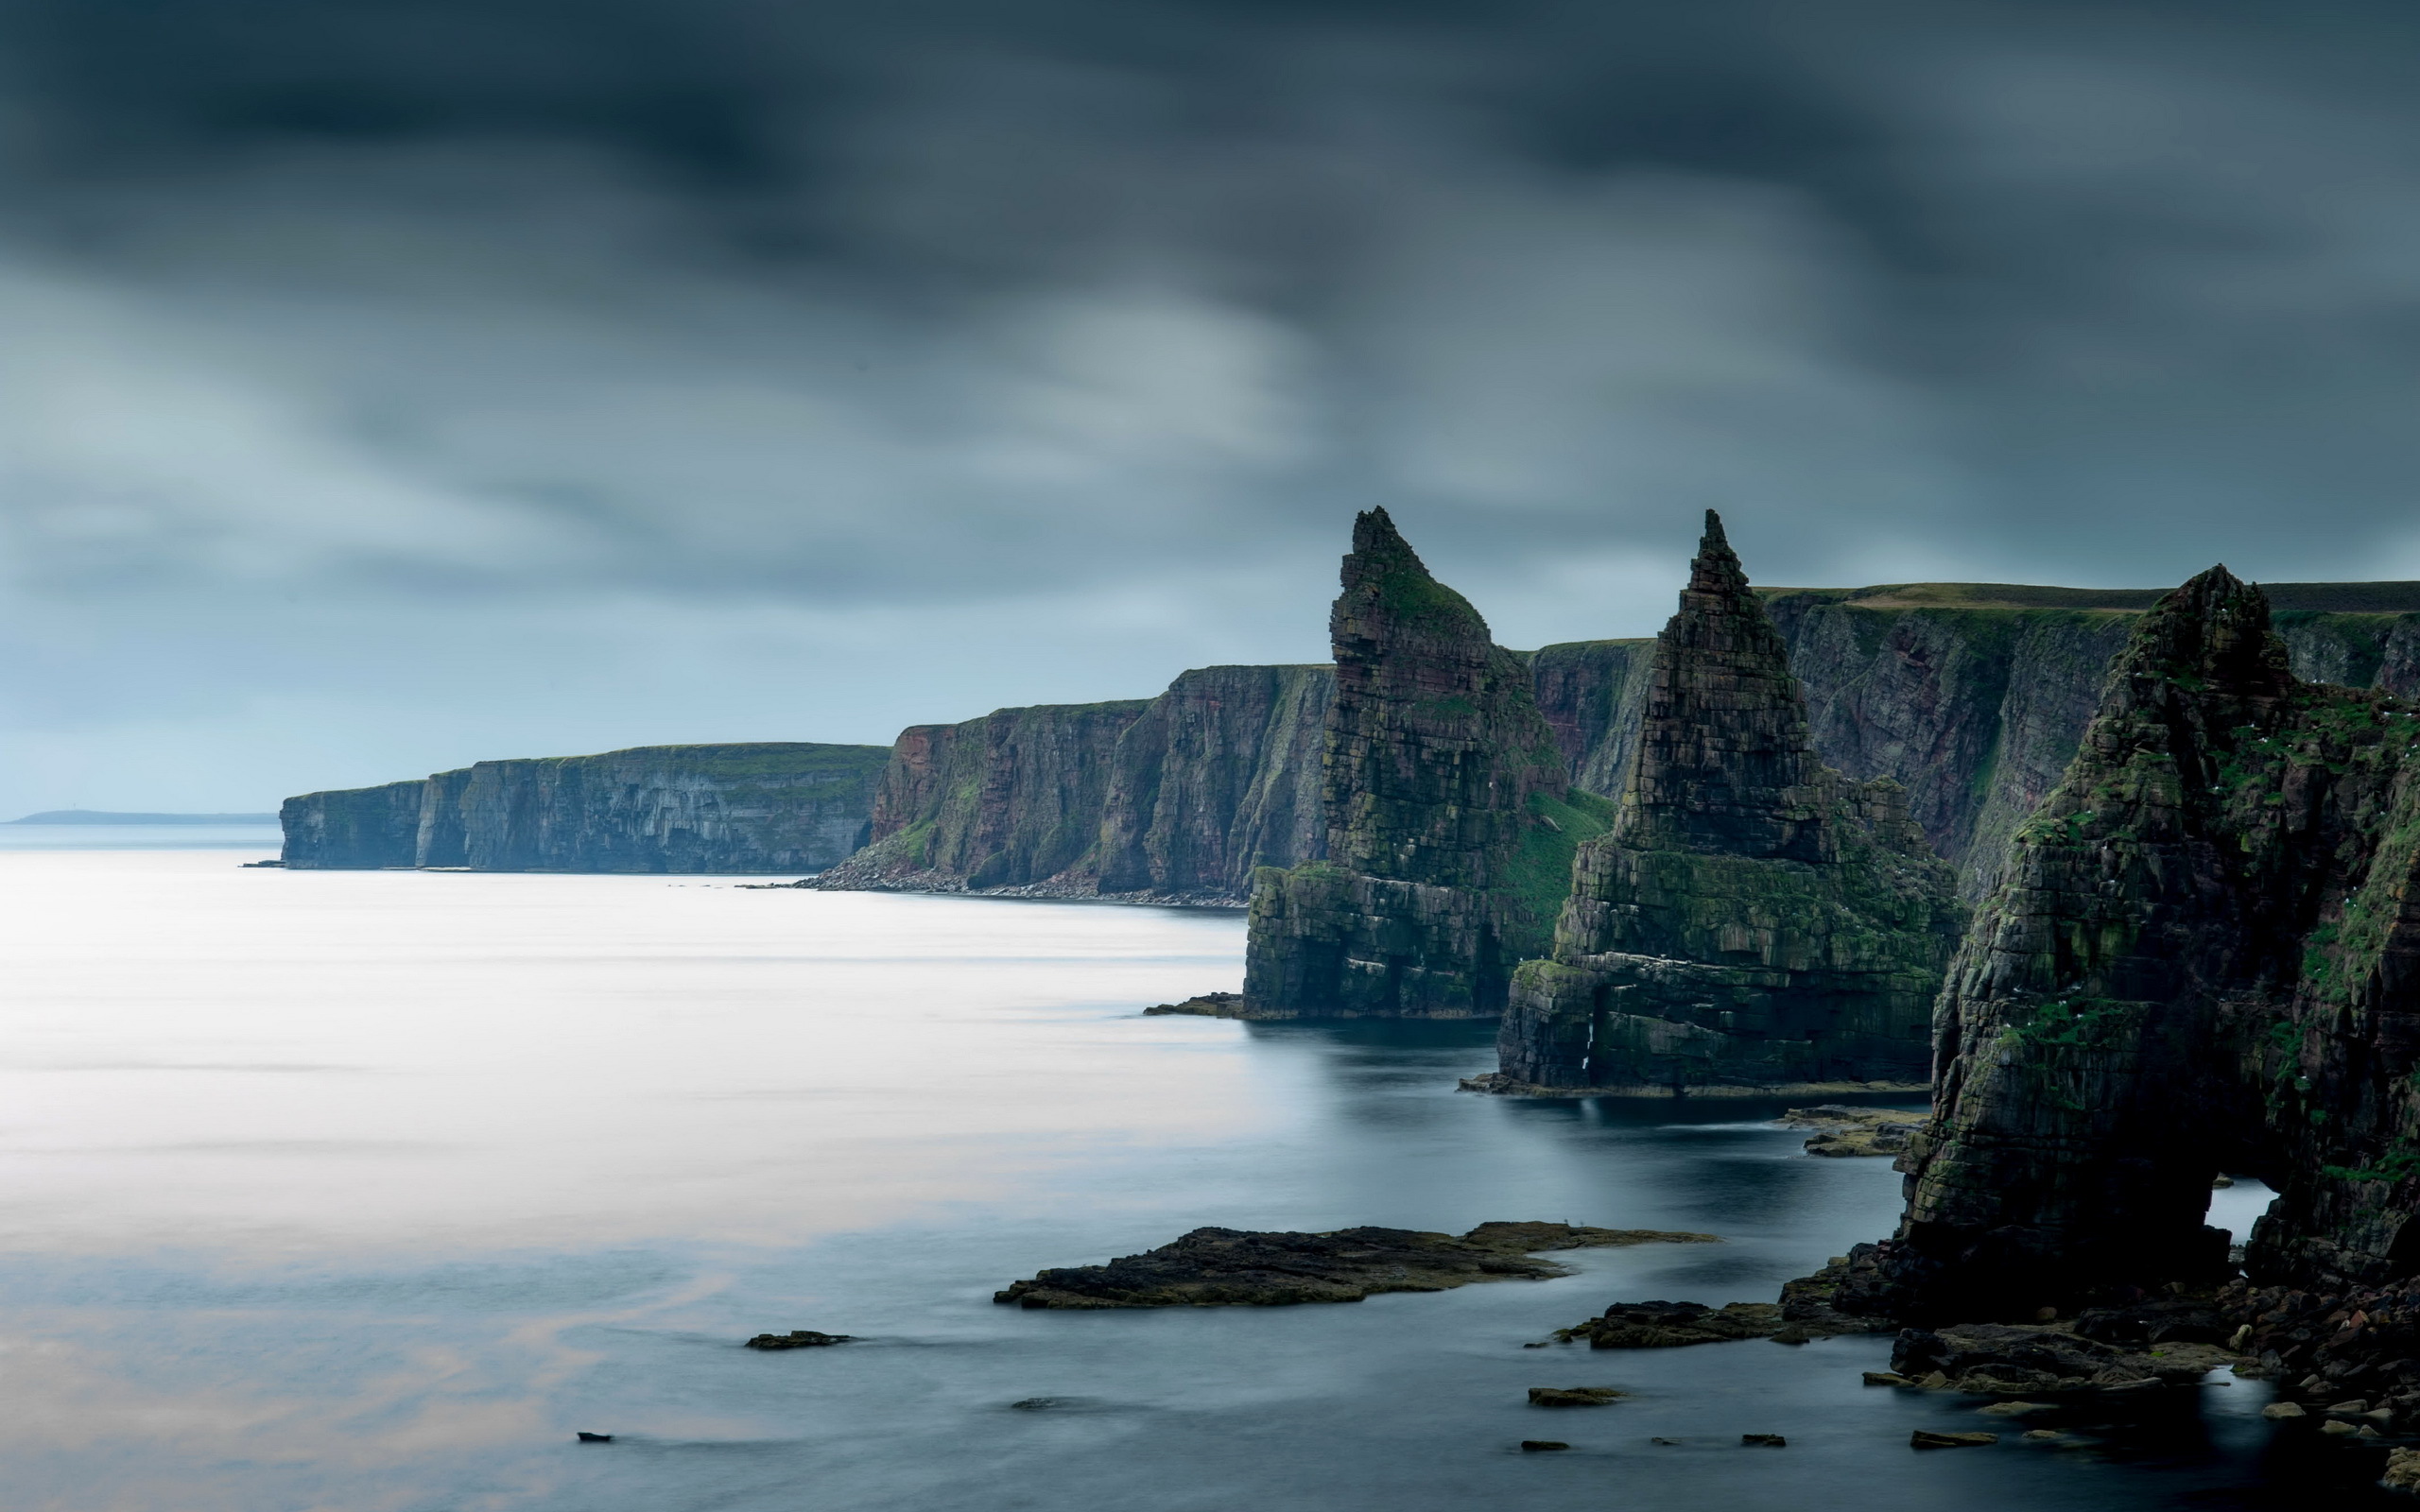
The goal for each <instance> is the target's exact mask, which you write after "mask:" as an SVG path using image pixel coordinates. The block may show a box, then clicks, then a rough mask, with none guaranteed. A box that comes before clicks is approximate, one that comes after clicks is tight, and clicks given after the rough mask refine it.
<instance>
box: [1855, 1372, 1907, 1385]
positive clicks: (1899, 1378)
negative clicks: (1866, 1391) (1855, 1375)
mask: <svg viewBox="0 0 2420 1512" xmlns="http://www.w3.org/2000/svg"><path fill="white" fill-rule="evenodd" d="M1865 1383H1866V1384H1867V1385H1869V1386H1912V1385H1914V1384H1915V1382H1913V1381H1911V1380H1910V1379H1909V1378H1908V1377H1906V1376H1903V1375H1901V1374H1899V1373H1898V1372H1897V1371H1895V1370H1868V1371H1867V1372H1865Z"/></svg>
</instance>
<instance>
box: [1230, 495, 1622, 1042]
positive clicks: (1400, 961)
mask: <svg viewBox="0 0 2420 1512" xmlns="http://www.w3.org/2000/svg"><path fill="white" fill-rule="evenodd" d="M1341 579H1342V592H1341V593H1340V594H1339V595H1338V597H1337V600H1336V605H1335V609H1334V610H1333V612H1332V613H1331V614H1330V616H1329V622H1328V627H1329V634H1330V639H1331V640H1332V641H1333V643H1334V645H1335V650H1336V696H1335V700H1334V702H1333V703H1332V704H1331V705H1330V706H1329V709H1328V715H1327V728H1326V742H1325V750H1324V755H1323V760H1322V773H1323V782H1322V812H1323V813H1324V815H1325V816H1326V820H1327V856H1326V859H1325V860H1323V861H1318V862H1313V863H1310V864H1307V865H1305V866H1301V867H1297V868H1292V869H1290V870H1280V869H1277V868H1266V869H1263V870H1262V871H1260V872H1259V873H1258V874H1257V875H1256V876H1255V877H1254V879H1253V898H1252V914H1251V921H1250V927H1249V933H1248V936H1247V942H1246V945H1245V956H1244V996H1245V997H1246V998H1247V999H1248V1000H1250V1002H1251V1003H1252V1004H1253V1006H1254V1007H1255V1008H1257V1009H1259V1010H1261V1011H1262V1012H1264V1013H1271V1014H1292V1015H1314V1016H1322V1017H1328V1016H1334V1017H1360V1016H1382V1017H1400V1018H1468V1017H1474V1016H1487V1015H1492V1014H1495V1013H1497V1012H1500V1011H1501V1009H1502V1006H1503V1003H1504V994H1505V989H1506V984H1507V983H1508V982H1509V980H1510V978H1511V975H1512V971H1513V966H1514V964H1515V963H1516V962H1518V961H1519V960H1521V959H1522V958H1523V957H1525V956H1528V955H1531V954H1538V953H1540V952H1541V951H1543V950H1544V948H1545V946H1546V944H1547V939H1548V937H1549V932H1550V930H1551V927H1552V921H1553V919H1554V915H1555V911H1556V909H1557V908H1558V907H1559V906H1560V904H1561V903H1562V901H1563V896H1564V891H1565V889H1566V887H1567V886H1568V885H1569V884H1568V879H1569V874H1570V873H1569V868H1570V859H1571V855H1572V852H1573V849H1574V848H1575V847H1576V846H1577V845H1578V844H1579V843H1580V842H1581V841H1582V840H1584V839H1586V838H1588V837H1589V836H1591V835H1593V834H1596V833H1599V832H1601V831H1602V829H1603V828H1604V826H1605V824H1606V822H1607V821H1608V819H1609V818H1610V817H1611V812H1610V805H1608V804H1607V803H1606V802H1605V801H1604V800H1603V799H1599V798H1597V797H1595V796H1594V795H1591V794H1587V793H1583V792H1581V791H1579V790H1577V789H1574V788H1573V787H1572V786H1571V782H1570V778H1569V776H1568V774H1567V773H1566V772H1565V770H1564V762H1563V756H1562V752H1561V749H1560V747H1558V746H1557V744H1556V741H1555V736H1554V731H1553V730H1552V729H1551V728H1550V727H1549V726H1548V725H1547V721H1546V719H1545V717H1544V716H1543V715H1542V714H1540V713H1539V712H1538V707H1537V703H1536V700H1535V699H1534V698H1533V697H1532V696H1531V695H1530V677H1529V669H1528V668H1527V667H1526V666H1525V665H1524V664H1523V663H1522V662H1521V660H1520V659H1519V658H1517V657H1515V656H1513V654H1512V653H1511V652H1509V651H1506V650H1504V649H1503V648H1502V647H1500V646H1498V645H1496V644H1495V642H1494V641H1493V640H1492V639H1491V638H1490V637H1489V635H1488V629H1487V623H1486V621H1484V620H1482V619H1480V618H1479V616H1478V610H1474V609H1472V608H1471V606H1470V604H1469V602H1468V601H1467V600H1465V599H1464V598H1463V597H1462V596H1461V594H1460V593H1455V592H1454V591H1453V590H1452V589H1450V588H1447V587H1445V586H1444V585H1443V584H1442V583H1440V582H1438V581H1437V580H1436V578H1434V577H1433V576H1430V575H1429V573H1428V569H1427V568H1426V566H1425V565H1423V564H1422V562H1421V560H1420V558H1419V557H1418V556H1417V555H1416V554H1415V553H1414V552H1413V551H1412V549H1411V547H1410V545H1409V543H1407V542H1406V541H1404V539H1403V537H1402V535H1401V534H1399V533H1398V532H1397V531H1396V529H1395V527H1394V524H1393V522H1392V521H1391V520H1390V519H1388V517H1387V513H1386V511H1385V510H1383V509H1373V510H1370V511H1368V512H1366V513H1364V514H1362V515H1361V516H1360V517H1359V518H1358V519H1357V520H1356V521H1355V523H1354V530H1353V551H1352V553H1351V554H1350V555H1348V556H1347V557H1346V558H1344V565H1343V570H1342V575H1341Z"/></svg>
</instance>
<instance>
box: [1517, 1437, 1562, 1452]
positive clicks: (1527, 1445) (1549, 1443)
mask: <svg viewBox="0 0 2420 1512" xmlns="http://www.w3.org/2000/svg"><path fill="white" fill-rule="evenodd" d="M1570 1447H1571V1446H1570V1445H1569V1444H1564V1443H1559V1442H1557V1441H1556V1440H1554V1439H1551V1438H1525V1439H1523V1440H1521V1452H1522V1453H1524V1454H1542V1453H1547V1452H1551V1451H1554V1450H1558V1449H1569V1448H1570Z"/></svg>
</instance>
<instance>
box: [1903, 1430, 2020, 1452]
mask: <svg viewBox="0 0 2420 1512" xmlns="http://www.w3.org/2000/svg"><path fill="white" fill-rule="evenodd" d="M1999 1441H2000V1435H1997V1434H1936V1433H1932V1432H1930V1431H1929V1430H1927V1429H1923V1428H1919V1429H1917V1430H1916V1431H1915V1432H1914V1433H1912V1434H1910V1435H1908V1447H1909V1448H1910V1449H1977V1448H1980V1447H1981V1446H1983V1445H1985V1444H1997V1443H1998V1442H1999Z"/></svg>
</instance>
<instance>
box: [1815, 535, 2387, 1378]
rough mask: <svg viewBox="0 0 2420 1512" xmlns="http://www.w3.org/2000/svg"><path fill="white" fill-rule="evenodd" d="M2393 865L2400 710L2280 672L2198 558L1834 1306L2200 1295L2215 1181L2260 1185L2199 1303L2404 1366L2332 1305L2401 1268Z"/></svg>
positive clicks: (2216, 1242) (2003, 929)
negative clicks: (1902, 1179) (2236, 1268)
mask: <svg viewBox="0 0 2420 1512" xmlns="http://www.w3.org/2000/svg"><path fill="white" fill-rule="evenodd" d="M2415 873H2420V707H2415V706H2414V705H2412V704H2410V703H2407V702H2405V701H2404V700H2402V699H2400V698H2398V697H2396V696H2392V695H2388V694H2385V693H2381V692H2377V691H2375V690H2354V689H2350V688H2342V687H2331V686H2326V685H2323V684H2316V683H2308V682H2305V681H2303V680H2301V679H2298V678H2296V677H2295V676H2294V675H2293V674H2292V672H2291V671H2290V668H2289V657H2288V652H2287V648H2286V646H2285V645H2284V644H2283V643H2282V642H2281V640H2280V639H2279V638H2278V636H2277V635H2276V634H2275V633H2274V631H2273V627H2272V624H2271V618H2270V610H2269V605H2268V603H2267V600H2266V599H2265V598H2264V596H2263V595H2262V593H2260V591H2259V590H2257V589H2256V588H2253V587H2249V586H2247V585H2245V584H2243V583H2241V582H2238V580H2237V579H2236V578H2235V577H2234V576H2232V575H2230V574H2229V573H2228V572H2227V571H2226V570H2225V569H2224V568H2222V567H2220V568H2213V569H2211V570H2210V571H2208V572H2206V573H2204V574H2203V575H2202V576H2198V577H2196V578H2194V579H2193V580H2192V581H2190V582H2188V583H2187V584H2186V585H2184V586H2183V587H2182V588H2179V589H2177V590H2176V591H2175V592H2173V593H2169V595H2167V596H2166V597H2165V598H2163V599H2162V600H2161V601H2160V603H2159V605H2158V607H2157V608H2156V609H2154V610H2152V611H2151V612H2150V613H2149V614H2146V615H2145V616H2143V618H2142V620H2141V622H2140V623H2139V624H2138V625H2137V626H2136V627H2135V631H2134V634H2133V636H2132V638H2131V640H2130V641H2129V643H2128V644H2127V646H2126V648H2125V650H2124V652H2123V653H2122V655H2121V656H2120V657H2119V659H2118V662H2117V664H2116V665H2115V666H2114V667H2113V668H2112V671H2111V674H2110V677H2109V680H2108V682H2107V685H2106V688H2105V690H2104V693H2103V696H2102V698H2101V702H2100V710H2099V712H2098V713H2097V714H2096V715H2095V717H2094V719H2093V721H2092V724H2091V726H2090V728H2089V729H2088V730H2086V732H2085V735H2084V739H2083V745H2082V747H2081V748H2080V749H2079V750H2078V752H2077V755H2076V757H2075V760H2074V761H2073V763H2072V764H2071V765H2069V766H2068V768H2067V771H2066V775H2065V777H2064V778H2063V779H2062V781H2061V782H2060V784H2059V787H2058V788H2057V790H2056V791H2055V792H2053V793H2052V794H2051V796H2050V797H2049V799H2048V800H2047V801H2046V802H2045V803H2044V804H2043V806H2042V807H2041V809H2040V810H2039V811H2038V812H2037V813H2036V814H2035V815H2034V816H2032V818H2031V819H2030V820H2029V821H2028V822H2027V824H2026V826H2025V827H2024V829H2023V830H2022V831H2020V832H2019V833H2018V834H2017V836H2016V839H2015V843H2014V849H2013V851H2012V853H2011V856H2010V860H2009V863H2008V866H2007V868H2006V869H2005V871H2004V873H2003V875H2002V877H2001V881H2000V883H1999V885H1998V886H1997V888H1996V889H1995V891H1994V893H1993V894H1992V896H1991V898H1990V899H1989V901H1988V902H1986V904H1985V906H1984V908H1983V909H1982V911H1981V914H1980V916H1979V919H1977V921H1976V925H1975V927H1974V929H1973V931H1972V932H1971V933H1970V935H1969V936H1968V937H1967V939H1966V941H1965V943H1964V945H1963V947H1962V950H1961V952H1960V954H1959V957H1958V960H1957V963H1956V965H1955V967H1954V968H1953V970H1952V971H1951V973H1950V980H1949V983H1948V985H1947V987H1946V988H1945V991H1944V994H1943V997H1942V1002H1941V1007H1940V1012H1939V1015H1938V1020H1937V1036H1938V1046H1937V1055H1938V1057H1939V1064H1940V1068H1941V1070H1940V1081H1939V1086H1938V1089H1937V1091H1936V1094H1935V1101H1934V1116H1933V1119H1932V1121H1931V1122H1930V1123H1929V1124H1928V1125H1927V1127H1926V1129H1925V1130H1924V1131H1923V1132H1922V1133H1920V1134H1919V1135H1918V1136H1917V1137H1916V1138H1915V1140H1914V1141H1913V1142H1912V1146H1911V1150H1910V1154H1909V1155H1907V1156H1905V1157H1903V1158H1902V1160H1901V1167H1902V1169H1904V1170H1906V1171H1907V1172H1908V1173H1909V1183H1908V1185H1909V1193H1910V1196H1909V1206H1908V1210H1907V1214H1906V1217H1905V1219H1904V1220H1903V1222H1902V1224H1901V1226H1900V1229H1899V1231H1898V1233H1897V1235H1896V1236H1895V1237H1894V1238H1893V1239H1892V1240H1891V1241H1889V1242H1888V1243H1886V1244H1883V1245H1880V1246H1859V1248H1858V1251H1857V1252H1856V1253H1854V1254H1853V1255H1852V1256H1851V1257H1850V1263H1849V1264H1848V1265H1846V1266H1845V1267H1839V1268H1836V1270H1835V1271H1834V1272H1833V1273H1832V1277H1831V1279H1832V1282H1833V1283H1834V1284H1835V1285H1836V1288H1837V1296H1838V1301H1839V1305H1841V1307H1844V1308H1848V1309H1852V1310H1858V1309H1862V1310H1866V1311H1870V1312H1875V1313H1887V1314H1893V1315H1896V1316H1899V1317H1902V1318H1907V1319H1910V1320H1912V1321H1916V1322H1923V1323H1936V1322H1974V1321H1979V1320H1995V1319H2014V1318H2020V1317H2028V1316H2031V1315H2032V1314H2033V1313H2034V1311H2035V1310H2036V1309H2037V1308H2043V1307H2055V1308H2057V1309H2059V1310H2061V1311H2062V1312H2065V1311H2066V1310H2067V1309H2069V1308H2070V1307H2072V1306H2074V1305H2076V1304H2078V1303H2080V1302H2084V1301H2091V1300H2096V1299H2101V1300H2105V1299H2109V1298H2112V1297H2116V1298H2123V1297H2130V1296H2138V1295H2141V1294H2142V1293H2144V1292H2154V1293H2156V1292H2158V1291H2161V1290H2164V1289H2166V1288H2167V1287H2169V1286H2170V1285H2171V1284H2174V1285H2182V1286H2186V1287H2208V1286H2212V1285H2215V1284H2217V1283H2218V1282H2219V1281H2220V1280H2221V1279H2222V1278H2223V1276H2224V1275H2225V1273H2226V1272H2227V1271H2228V1269H2229V1262H2228V1255H2227V1246H2226V1242H2225V1239H2224V1237H2223V1236H2222V1235H2221V1233H2220V1231H2219V1230H2216V1229H2208V1228H2205V1227H2204V1225H2203V1222H2202V1220H2203V1215H2204V1210H2205V1207H2206V1204H2207V1201H2208V1194H2209V1189H2210V1184H2211V1179H2212V1177H2213V1176H2214V1175H2215V1174H2216V1173H2218V1172H2221V1171H2230V1172H2237V1173H2247V1174H2250V1175H2253V1176H2256V1177H2260V1178H2261V1179H2262V1180H2264V1181H2267V1182H2268V1183H2270V1184H2271V1185H2273V1186H2274V1187H2276V1188H2277V1189H2278V1191H2279V1193H2280V1196H2279V1198H2278V1200H2277V1202H2276V1203H2275V1205H2274V1207H2273V1210H2272V1211H2270V1213H2269V1214H2268V1215H2267V1216H2265V1217H2263V1218H2262V1219H2261V1220H2260V1221H2259V1222H2258V1223H2257V1224H2256V1226H2255V1228H2254V1229H2253V1233H2252V1236H2251V1240H2250V1243H2249V1245H2248V1246H2246V1249H2247V1254H2246V1264H2247V1268H2248V1270H2249V1272H2250V1276H2251V1278H2252V1280H2253V1281H2254V1282H2256V1283H2257V1284H2258V1285H2260V1286H2262V1287H2266V1288H2270V1289H2271V1290H2269V1291H2267V1292H2261V1293H2253V1292H2249V1291H2246V1290H2243V1289H2241V1288H2238V1291H2237V1292H2236V1293H2234V1294H2230V1295H2231V1296H2232V1297H2233V1300H2232V1301H2231V1302H2230V1301H2224V1300H2221V1302H2218V1303H2214V1304H2212V1305H2217V1306H2221V1307H2234V1308H2235V1309H2236V1310H2237V1313H2238V1314H2240V1321H2243V1322H2249V1323H2255V1324H2260V1325H2261V1326H2264V1327H2271V1328H2273V1326H2274V1325H2275V1324H2276V1323H2277V1322H2278V1321H2279V1320H2281V1319H2283V1318H2286V1317H2289V1316H2301V1315H2303V1314H2309V1315H2310V1316H2312V1317H2313V1318H2317V1319H2324V1320H2325V1321H2324V1322H2320V1323H2317V1324H2315V1325H2314V1324H2312V1323H2303V1324H2299V1325H2297V1326H2299V1327H2302V1328H2304V1329H2305V1330H2306V1332H2305V1334H2304V1336H2302V1337H2300V1338H2298V1339H2285V1340H2284V1343H2283V1346H2282V1347H2281V1346H2280V1345H2279V1344H2278V1342H2277V1339H2276V1338H2273V1340H2272V1344H2271V1347H2270V1353H2271V1354H2272V1355H2273V1356H2275V1360H2274V1361H2273V1365H2277V1364H2284V1363H2287V1361H2288V1356H2289V1353H2290V1351H2293V1350H2298V1351H2300V1352H2299V1354H2297V1355H2295V1356H2294V1358H2297V1359H2301V1360H2306V1361H2307V1360H2308V1359H2310V1358H2311V1357H2312V1351H2313V1350H2314V1349H2317V1348H2319V1347H2320V1346H2321V1345H2322V1344H2324V1343H2328V1342H2329V1341H2326V1340H2325V1338H2324V1337H2322V1335H2324V1334H2325V1332H2327V1331H2329V1330H2334V1331H2338V1332H2344V1333H2346V1335H2347V1336H2345V1337H2342V1338H2340V1339H2337V1340H2335V1341H2333V1343H2332V1344H2329V1347H2330V1348H2333V1349H2335V1350H2336V1351H2337V1352H2336V1353H2335V1354H2334V1356H2333V1357H2332V1358H2333V1362H2334V1363H2333V1364H2331V1366H2330V1368H2331V1369H2332V1370H2334V1371H2335V1372H2336V1373H2337V1376H2338V1377H2339V1378H2340V1379H2341V1378H2342V1376H2343V1375H2344V1374H2345V1373H2347V1372H2349V1371H2354V1370H2356V1369H2357V1368H2367V1367H2368V1366H2380V1367H2381V1368H2383V1367H2384V1366H2388V1365H2400V1366H2403V1368H2404V1369H2405V1371H2406V1372H2408V1373H2409V1372H2411V1366H2410V1365H2409V1362H2402V1361H2389V1360H2387V1359H2386V1357H2385V1354H2386V1353H2394V1352H2395V1351H2397V1350H2399V1349H2401V1348H2402V1345H2401V1342H2400V1341H2399V1335H2397V1334H2396V1332H2395V1331H2394V1329H2392V1328H2387V1327H2383V1326H2377V1319H2378V1318H2379V1317H2382V1316H2399V1315H2402V1314H2400V1313H2399V1311H2398V1305H2397V1304H2396V1303H2394V1302H2387V1303H2380V1304H2379V1306H2380V1313H2379V1314H2366V1313H2365V1312H2363V1310H2362V1309H2360V1308H2359V1307H2349V1308H2348V1307H2347V1306H2346V1305H2345V1304H2344V1298H2345V1297H2350V1296H2353V1295H2354V1291H2353V1289H2354V1288H2357V1287H2369V1288H2373V1289H2375V1288H2378V1287H2380V1286H2382V1285H2385V1284H2386V1283H2389V1282H2394V1281H2399V1280H2403V1279H2406V1278H2410V1277H2411V1276H2412V1275H2413V1274H2414V1272H2415V1271H2420V1224H2416V1223H2415V1222H2414V1221H2413V1218H2414V1210H2415V1207H2420V1091H2416V1090H2415V1084H2414V1082H2413V1079H2412V1078H2413V1074H2414V1072H2415V1071H2420V898H2415V897H2414V896H2413V889H2412V882H2413V879H2414V876H2415ZM2280 1288H2282V1289H2283V1290H2282V1291H2279V1290H2277V1289H2280ZM2291 1293H2308V1294H2310V1295H2311V1296H2316V1297H2325V1301H2324V1303H2323V1304H2322V1305H2321V1306H2319V1307H2316V1308H2302V1307H2296V1306H2289V1305H2286V1303H2285V1302H2283V1301H2281V1300H2280V1298H2281V1297H2286V1296H2287V1295H2288V1294H2291ZM2364 1295H2372V1296H2373V1297H2376V1296H2377V1295H2383V1294H2377V1293H2375V1292H2373V1293H2371V1294H2364ZM2256 1300H2257V1305H2256ZM2357 1315H2359V1318H2360V1321H2359V1322H2355V1321H2354V1319H2355V1317H2356V1316H2357ZM2314 1328H2315V1329H2316V1332H2312V1331H2313V1329H2314ZM2364 1334H2366V1335H2367V1341H2366V1342H2364V1341H2363V1339H2362V1338H2361V1337H2360V1336H2361V1335H2364ZM2279 1337H2282V1335H2280V1336H2279ZM2380 1350H2384V1351H2385V1353H2381V1352H2379V1351H2380ZM2364 1360H2366V1361H2367V1362H2368V1365H2367V1366H2362V1365H2360V1363H2359V1362H2362V1361H2364Z"/></svg>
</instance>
